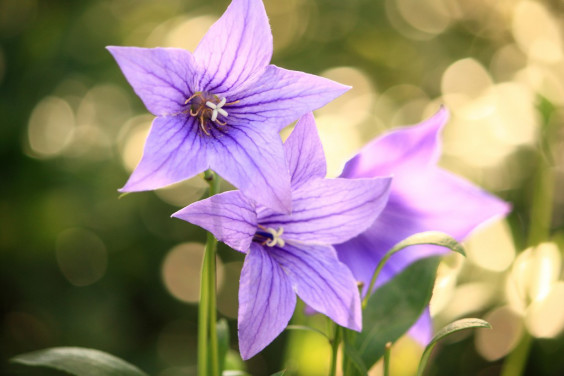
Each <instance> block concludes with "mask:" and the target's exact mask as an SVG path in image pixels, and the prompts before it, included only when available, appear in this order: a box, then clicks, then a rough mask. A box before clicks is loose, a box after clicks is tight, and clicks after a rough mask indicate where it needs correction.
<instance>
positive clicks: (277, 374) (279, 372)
mask: <svg viewBox="0 0 564 376" xmlns="http://www.w3.org/2000/svg"><path fill="white" fill-rule="evenodd" d="M285 373H286V370H285V369H283V370H282V371H278V372H276V373H273V374H272V375H271V376H284V374H285Z"/></svg>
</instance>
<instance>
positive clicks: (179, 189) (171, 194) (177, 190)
mask: <svg viewBox="0 0 564 376" xmlns="http://www.w3.org/2000/svg"><path fill="white" fill-rule="evenodd" d="M207 188H208V185H207V183H206V182H205V181H204V179H202V177H201V176H194V177H193V178H191V179H188V180H184V181H181V182H179V183H176V184H173V185H171V186H168V187H166V188H162V189H157V190H156V191H155V194H156V195H157V196H158V197H159V198H160V199H161V200H163V201H164V202H166V203H168V204H170V205H173V206H178V207H184V206H187V205H189V204H191V203H193V202H194V201H197V200H199V199H200V198H201V197H202V195H203V194H204V192H205V191H206V189H207Z"/></svg>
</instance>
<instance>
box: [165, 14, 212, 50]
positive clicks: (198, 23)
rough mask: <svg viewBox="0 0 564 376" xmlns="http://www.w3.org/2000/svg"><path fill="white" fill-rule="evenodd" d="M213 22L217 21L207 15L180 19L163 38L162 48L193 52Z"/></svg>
mask: <svg viewBox="0 0 564 376" xmlns="http://www.w3.org/2000/svg"><path fill="white" fill-rule="evenodd" d="M215 21H217V17H212V16H209V15H204V16H199V17H194V18H182V19H179V20H177V21H175V24H174V26H173V27H172V28H171V29H170V31H169V32H168V33H167V34H166V36H165V40H164V47H176V48H184V49H186V50H188V51H195V50H196V47H197V46H198V43H200V40H201V39H202V37H203V36H204V35H205V33H206V32H207V31H208V29H209V28H210V27H211V25H213V23H214V22H215Z"/></svg>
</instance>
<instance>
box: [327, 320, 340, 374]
mask: <svg viewBox="0 0 564 376" xmlns="http://www.w3.org/2000/svg"><path fill="white" fill-rule="evenodd" d="M334 327H335V335H334V337H333V340H332V341H331V369H330V370H329V376H335V375H336V374H337V355H338V353H339V344H340V343H341V327H340V326H339V325H337V324H334Z"/></svg>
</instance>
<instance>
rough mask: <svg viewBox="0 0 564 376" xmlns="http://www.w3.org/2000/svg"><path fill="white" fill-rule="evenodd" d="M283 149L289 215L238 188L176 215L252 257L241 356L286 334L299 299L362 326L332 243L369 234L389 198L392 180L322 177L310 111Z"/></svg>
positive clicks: (244, 291) (243, 290)
mask: <svg viewBox="0 0 564 376" xmlns="http://www.w3.org/2000/svg"><path fill="white" fill-rule="evenodd" d="M284 150H285V154H286V158H287V163H288V169H289V171H290V175H291V177H292V205H293V212H292V214H291V215H290V214H278V213H276V212H274V211H273V210H271V209H268V208H266V207H264V206H262V205H260V204H257V205H255V204H254V203H253V202H252V201H251V200H249V199H248V198H246V197H245V196H244V195H243V194H242V193H241V192H239V191H230V192H225V193H222V194H219V195H215V196H212V197H210V198H208V199H206V200H203V201H199V202H196V203H194V204H192V205H190V206H188V207H186V208H184V209H182V210H180V211H179V212H177V213H175V214H173V216H174V217H178V218H181V219H183V220H186V221H188V222H191V223H194V224H196V225H199V226H201V227H203V228H205V229H206V230H208V231H210V232H212V233H213V234H214V235H215V236H216V237H217V238H218V239H219V240H221V241H223V242H225V243H226V244H227V245H229V246H230V247H232V248H234V249H236V250H238V251H241V252H245V253H246V254H247V255H246V257H245V262H244V265H243V270H242V272H241V280H240V286H239V349H240V351H241V356H242V357H243V359H248V358H250V357H252V356H254V355H255V354H256V353H258V352H259V351H260V350H262V349H263V348H264V347H265V346H266V345H268V344H269V343H270V342H272V340H274V338H276V337H277V336H278V335H279V334H280V332H282V330H284V328H285V327H286V325H287V324H288V321H289V320H290V318H291V316H292V314H293V312H294V308H295V305H296V294H297V295H298V296H299V297H300V298H301V299H302V300H303V301H304V302H305V303H307V304H308V305H309V306H311V307H313V308H314V309H315V310H317V311H318V312H321V313H323V314H325V315H327V316H329V317H330V318H331V319H332V320H333V321H335V322H336V323H337V324H339V325H341V326H345V327H348V328H350V329H353V330H357V331H358V330H360V329H361V325H362V320H361V308H360V295H359V292H358V286H357V283H356V280H355V279H354V278H353V275H352V273H351V272H350V270H349V269H348V268H347V267H346V266H345V265H344V264H342V263H341V262H339V260H338V258H337V254H336V252H335V249H334V248H333V247H332V246H331V244H335V243H342V242H345V241H347V240H349V239H351V238H352V237H354V236H356V235H358V234H359V233H361V232H363V231H364V230H366V229H367V228H368V227H369V226H370V225H371V224H372V222H374V220H375V218H376V217H377V216H378V214H379V213H380V212H381V211H382V209H383V208H384V206H385V204H386V201H387V197H388V191H389V186H390V181H391V179H390V178H372V179H324V177H325V173H326V165H325V157H324V155H323V149H322V147H321V142H320V140H319V137H318V135H317V131H316V129H315V123H314V120H313V115H311V114H308V115H305V116H304V117H302V119H300V121H299V122H298V124H297V125H296V128H295V129H294V131H293V132H292V134H291V135H290V137H289V138H288V140H287V141H286V143H285V145H284Z"/></svg>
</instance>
